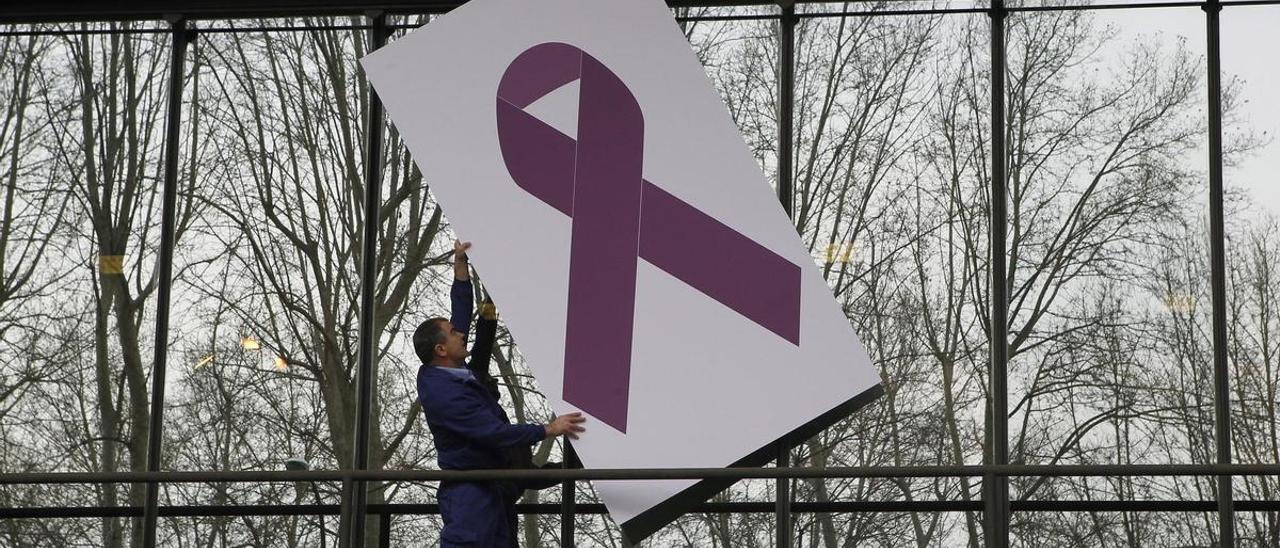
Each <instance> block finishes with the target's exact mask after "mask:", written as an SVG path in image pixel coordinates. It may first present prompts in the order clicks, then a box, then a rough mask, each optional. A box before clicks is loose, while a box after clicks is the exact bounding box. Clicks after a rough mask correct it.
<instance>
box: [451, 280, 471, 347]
mask: <svg viewBox="0 0 1280 548" xmlns="http://www.w3.org/2000/svg"><path fill="white" fill-rule="evenodd" d="M449 300H450V304H451V305H452V306H451V308H450V313H449V323H451V324H453V328H454V329H457V330H458V332H459V333H462V334H463V335H466V334H468V333H470V332H471V311H472V309H473V308H474V307H475V302H476V296H475V289H473V288H472V287H471V280H454V281H453V288H452V289H450V290H449Z"/></svg>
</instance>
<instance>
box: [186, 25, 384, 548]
mask: <svg viewBox="0 0 1280 548" xmlns="http://www.w3.org/2000/svg"><path fill="white" fill-rule="evenodd" d="M352 22H353V21H352V20H350V19H330V18H322V19H317V20H308V21H307V23H308V24H313V25H316V26H326V25H350V24H352ZM355 22H356V23H361V22H362V21H359V20H358V21H355ZM293 23H296V21H291V20H272V21H207V22H201V24H202V25H203V26H208V27H217V28H224V29H227V28H235V27H247V28H250V29H256V28H260V27H262V26H263V25H268V24H269V25H273V26H279V25H288V24H293ZM367 35H368V32H367V31H364V30H296V31H269V32H262V31H249V32H217V33H209V34H202V35H201V36H200V38H199V40H198V41H197V42H195V43H194V44H193V47H192V49H191V51H190V56H189V62H188V67H189V70H190V72H191V73H192V74H193V75H194V77H193V78H192V79H191V81H190V82H189V83H188V89H187V96H188V101H190V104H191V105H194V108H192V109H189V110H188V111H187V112H186V113H184V116H186V117H187V118H186V119H184V121H183V122H184V123H183V126H184V129H185V131H186V134H185V139H184V144H183V154H184V172H183V179H184V181H185V186H184V188H187V189H188V190H187V193H186V194H184V197H183V199H184V206H183V207H182V208H181V211H182V213H183V217H182V220H181V221H180V225H179V226H181V227H182V228H183V236H182V238H181V239H180V240H179V242H178V247H177V251H176V253H175V256H174V288H173V303H174V304H173V319H172V322H171V323H172V327H171V333H170V349H169V371H168V378H169V380H170V386H169V387H168V394H167V397H166V404H167V411H166V414H165V435H166V447H165V452H166V455H167V458H166V461H165V462H164V465H163V466H164V468H165V469H169V470H284V469H286V468H287V467H288V466H290V465H289V464H287V463H289V461H291V460H294V459H297V460H294V464H293V465H294V466H303V465H305V466H307V467H309V468H311V469H328V470H333V469H338V468H349V467H350V466H351V457H352V437H353V428H354V417H356V415H357V412H356V401H357V399H356V397H355V384H356V383H355V370H356V363H357V358H356V356H357V321H358V313H357V310H358V309H357V303H358V295H359V279H358V265H359V260H360V245H359V244H360V238H361V230H362V226H363V222H364V221H363V215H362V211H361V209H360V205H359V204H360V203H361V202H362V192H363V188H364V182H363V177H364V147H365V138H364V133H365V124H366V123H367V121H366V120H367V115H366V112H367V108H368V94H367V93H366V92H365V89H366V88H365V84H364V81H363V78H362V73H361V72H360V70H359V68H358V67H357V65H356V59H357V58H358V57H359V56H360V55H361V54H362V53H361V52H363V51H365V50H366V49H367ZM188 170H189V171H188ZM384 298H385V295H384ZM375 413H377V411H375ZM375 416H376V415H375ZM372 432H373V439H374V440H375V443H374V444H373V446H372V448H371V450H370V460H371V462H372V463H373V467H374V468H377V467H380V466H381V465H382V463H383V462H384V460H385V459H386V458H388V453H394V451H390V452H387V451H383V448H384V447H385V446H386V445H385V444H384V443H383V442H382V441H383V440H382V439H381V437H380V431H379V430H378V429H377V428H376V425H375V428H374V429H373V430H372ZM284 487H288V486H284ZM284 487H281V486H279V485H277V486H274V487H273V489H277V490H278V489H283V488H284ZM224 490H225V492H220V493H215V494H212V495H210V494H209V493H207V492H205V491H204V490H203V488H202V487H201V486H196V485H188V484H178V485H173V486H170V487H169V489H168V493H169V495H168V496H170V497H172V498H173V499H175V500H190V501H201V502H202V503H209V504H223V503H239V504H259V503H268V504H270V503H278V502H273V501H276V500H277V498H278V497H276V495H273V494H272V493H274V491H272V490H271V489H267V490H264V489H262V488H260V486H256V485H244V484H238V485H236V484H229V485H226V486H224ZM289 493H292V491H289ZM233 494H234V496H233ZM287 500H291V499H287ZM335 500H336V499H335ZM369 501H370V502H371V503H381V502H384V499H383V491H382V490H380V489H375V490H373V491H372V492H371V494H370V498H369ZM335 523H336V522H335ZM246 534H248V533H247V532H246ZM376 534H377V528H376V525H375V526H371V530H370V535H371V537H370V538H376V536H373V535H376ZM281 538H283V537H281ZM313 540H314V539H313ZM281 542H283V541H281Z"/></svg>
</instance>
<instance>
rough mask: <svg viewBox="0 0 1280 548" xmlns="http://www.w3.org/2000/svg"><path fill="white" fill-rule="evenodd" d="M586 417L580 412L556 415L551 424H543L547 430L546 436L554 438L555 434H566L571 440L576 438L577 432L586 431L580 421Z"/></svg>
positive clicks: (585, 419)
mask: <svg viewBox="0 0 1280 548" xmlns="http://www.w3.org/2000/svg"><path fill="white" fill-rule="evenodd" d="M586 421H587V418H586V417H584V416H582V413H568V414H564V415H560V416H559V417H556V419H555V420H553V421H551V424H548V425H546V426H544V427H543V428H546V430H547V437H548V438H554V437H556V436H568V437H569V439H571V440H576V439H578V434H580V433H582V432H586V431H587V429H586V428H583V427H582V423H584V422H586Z"/></svg>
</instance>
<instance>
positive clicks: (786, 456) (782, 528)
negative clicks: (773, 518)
mask: <svg viewBox="0 0 1280 548" xmlns="http://www.w3.org/2000/svg"><path fill="white" fill-rule="evenodd" d="M788 466H791V446H789V445H786V444H783V445H781V446H779V447H778V468H786V467H788ZM776 481H777V482H778V483H777V494H778V499H777V501H776V502H775V503H774V504H775V508H774V513H775V514H776V515H777V520H778V521H777V529H776V531H775V533H776V535H775V536H776V539H777V540H775V541H774V545H776V546H778V547H779V548H789V547H790V546H791V480H790V479H787V478H778V479H777V480H776Z"/></svg>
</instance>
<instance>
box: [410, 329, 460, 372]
mask: <svg viewBox="0 0 1280 548" xmlns="http://www.w3.org/2000/svg"><path fill="white" fill-rule="evenodd" d="M413 349H414V351H415V352H417V354H418V359H420V360H422V363H437V364H443V365H461V364H462V360H465V359H467V341H466V338H465V336H463V334H462V333H461V332H460V331H458V330H456V329H454V328H453V324H451V323H449V320H446V319H444V318H431V319H429V320H427V321H425V322H422V323H421V324H419V325H418V329H417V330H415V331H414V332H413Z"/></svg>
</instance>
